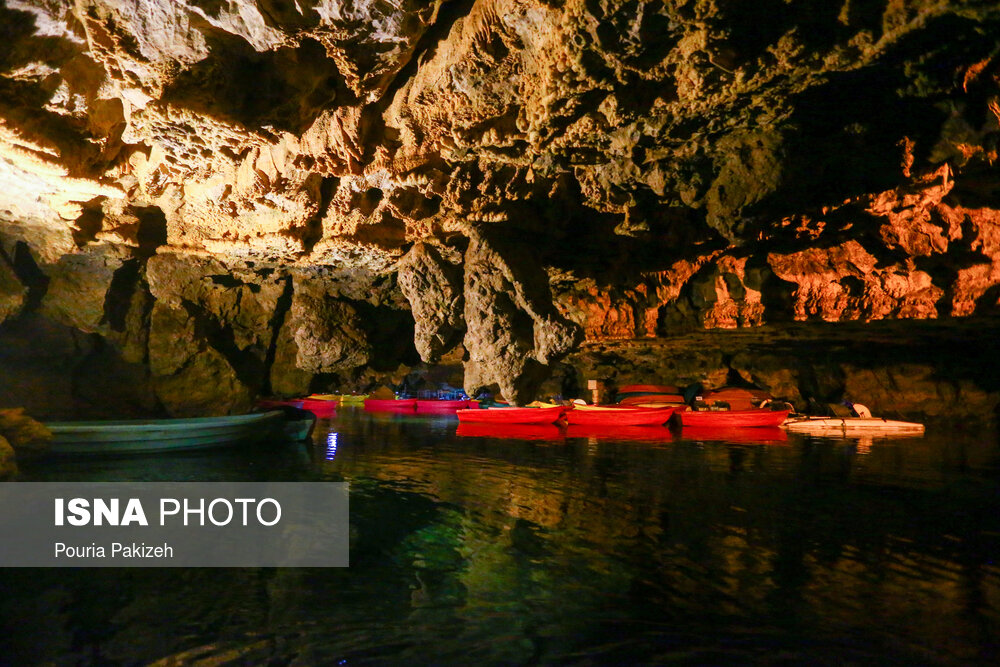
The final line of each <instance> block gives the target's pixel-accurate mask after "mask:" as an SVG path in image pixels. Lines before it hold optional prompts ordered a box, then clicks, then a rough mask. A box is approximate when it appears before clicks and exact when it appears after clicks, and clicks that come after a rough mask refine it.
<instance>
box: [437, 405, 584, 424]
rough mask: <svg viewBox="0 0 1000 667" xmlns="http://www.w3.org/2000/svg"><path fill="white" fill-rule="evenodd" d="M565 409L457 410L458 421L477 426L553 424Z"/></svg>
mask: <svg viewBox="0 0 1000 667" xmlns="http://www.w3.org/2000/svg"><path fill="white" fill-rule="evenodd" d="M564 412H566V408H565V407H563V406H561V405H559V406H556V407H554V408H489V409H487V410H458V411H457V412H456V413H455V414H456V415H458V421H460V422H467V423H478V424H554V423H555V422H556V421H558V420H559V419H560V418H561V417H562V416H563V413H564Z"/></svg>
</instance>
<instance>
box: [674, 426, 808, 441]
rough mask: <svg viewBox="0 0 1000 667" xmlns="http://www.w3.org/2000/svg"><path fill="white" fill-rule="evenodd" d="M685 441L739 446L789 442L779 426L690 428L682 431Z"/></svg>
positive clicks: (783, 430)
mask: <svg viewBox="0 0 1000 667" xmlns="http://www.w3.org/2000/svg"><path fill="white" fill-rule="evenodd" d="M681 438H682V439H684V440H701V441H708V442H712V441H715V442H725V443H729V444H739V445H764V444H767V443H775V442H787V441H788V434H787V433H785V429H783V428H778V427H777V426H759V427H757V428H740V427H739V426H719V427H711V426H688V427H686V428H685V429H684V430H683V431H681Z"/></svg>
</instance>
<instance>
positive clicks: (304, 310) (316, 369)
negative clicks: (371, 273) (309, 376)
mask: <svg viewBox="0 0 1000 667" xmlns="http://www.w3.org/2000/svg"><path fill="white" fill-rule="evenodd" d="M287 326H288V328H289V331H290V332H291V337H292V340H293V341H294V343H295V347H296V349H297V353H296V367H297V368H300V369H302V370H305V371H307V372H310V373H336V372H338V371H350V370H353V369H355V368H357V367H359V366H364V365H365V364H366V363H368V355H369V346H368V340H367V337H366V336H365V333H364V331H363V330H362V329H361V323H360V318H359V316H358V312H357V310H356V309H355V308H354V307H352V306H351V305H350V304H349V303H347V302H344V301H340V300H337V299H335V298H333V297H331V296H330V295H328V294H327V293H325V292H324V291H319V292H315V291H309V290H307V289H304V290H301V291H300V290H296V293H295V296H294V297H293V299H292V309H291V312H290V313H289V320H288V325H287Z"/></svg>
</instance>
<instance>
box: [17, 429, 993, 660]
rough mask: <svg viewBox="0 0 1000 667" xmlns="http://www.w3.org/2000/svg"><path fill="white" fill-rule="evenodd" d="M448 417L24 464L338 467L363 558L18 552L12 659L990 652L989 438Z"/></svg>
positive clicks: (97, 469) (333, 475) (271, 473)
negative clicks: (53, 558)
mask: <svg viewBox="0 0 1000 667" xmlns="http://www.w3.org/2000/svg"><path fill="white" fill-rule="evenodd" d="M456 425H457V422H456V420H455V418H454V417H453V416H444V417H423V416H416V415H412V416H411V415H407V416H403V415H398V414H371V413H366V412H364V411H362V410H359V409H344V410H342V411H341V412H340V413H339V414H338V416H337V417H335V418H333V419H332V420H330V421H325V420H324V421H321V422H320V425H319V426H320V427H319V428H318V430H317V433H316V436H315V439H314V442H313V443H312V444H311V446H281V447H274V448H262V449H257V450H253V451H220V452H214V453H199V454H186V455H176V456H169V457H144V458H133V459H120V460H94V461H87V462H84V463H79V462H74V463H59V464H51V463H50V464H42V463H36V464H34V465H33V466H32V467H30V468H27V469H26V470H24V474H23V475H22V479H25V480H30V481H54V480H67V481H69V480H73V481H83V480H87V481H98V480H99V481H132V480H156V481H165V480H184V481H192V480H231V481H255V480H282V481H288V480H312V481H317V480H331V481H342V480H346V481H349V482H350V483H351V522H352V527H351V532H352V548H351V562H352V565H351V567H350V568H344V569H208V568H206V569H188V570H180V569H121V570H115V569H82V568H80V569H58V570H57V569H30V570H29V569H8V570H5V571H2V572H0V591H2V595H0V619H2V622H0V662H3V663H5V664H8V663H9V664H12V665H15V664H16V665H20V664H38V663H46V664H55V665H70V664H73V665H77V664H84V665H118V664H125V665H132V664H149V663H155V664H160V665H168V664H204V665H231V664H232V665H237V664H239V665H242V664H268V665H327V664H330V665H340V664H343V665H351V664H461V665H467V664H475V663H481V664H594V665H598V664H621V663H625V664H630V663H646V664H650V663H667V662H669V663H680V664H760V663H765V664H774V663H779V664H830V665H833V664H837V665H840V664H845V663H854V664H886V663H900V664H996V662H997V660H998V657H1000V656H998V637H1000V566H998V564H997V561H996V557H997V554H998V553H1000V494H998V489H1000V477H998V474H997V473H998V469H1000V455H998V451H1000V450H998V446H997V440H996V436H995V435H984V434H978V433H977V434H971V433H956V432H935V431H934V430H931V431H929V432H928V434H927V436H925V437H921V438H896V439H893V438H888V439H879V438H876V439H869V440H864V439H844V438H814V437H808V436H797V435H794V434H788V435H787V436H786V435H785V434H784V432H781V431H777V432H772V431H770V430H765V431H760V432H759V433H758V434H756V435H750V436H747V435H742V436H741V435H739V434H738V433H729V434H723V435H722V436H714V435H712V434H710V433H696V434H694V436H692V435H691V434H690V433H685V432H679V431H668V430H655V431H643V430H640V431H638V432H634V431H628V430H619V431H617V432H613V433H599V432H589V433H588V432H584V433H576V432H569V433H568V434H565V433H564V432H561V431H558V430H557V429H554V428H553V429H541V430H538V429H534V430H533V429H527V430H525V429H520V430H514V431H513V432H510V433H505V434H502V435H503V436H504V437H495V436H489V435H482V434H478V433H477V432H475V431H474V432H473V433H471V434H468V435H467V434H466V433H465V432H464V431H463V432H461V434H458V433H456ZM720 438H721V439H720Z"/></svg>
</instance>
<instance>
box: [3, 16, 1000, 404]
mask: <svg viewBox="0 0 1000 667" xmlns="http://www.w3.org/2000/svg"><path fill="white" fill-rule="evenodd" d="M0 26H2V29H0V35H2V37H3V38H4V42H5V45H6V48H5V49H4V51H3V53H0V321H5V322H6V323H7V324H5V325H3V326H5V327H12V328H11V335H13V336H14V337H17V336H21V335H23V334H24V331H25V327H27V326H29V325H32V323H34V324H37V325H38V326H39V327H40V330H42V331H43V334H42V335H49V334H51V332H52V330H53V329H52V328H53V327H56V328H59V327H67V328H70V329H73V330H75V331H78V332H81V333H80V335H79V337H78V338H77V339H74V340H75V341H76V342H77V343H80V341H85V342H83V343H80V344H79V346H78V349H75V350H73V351H71V356H72V358H73V359H76V360H77V361H81V360H84V359H89V360H90V361H88V362H87V364H85V365H84V366H87V367H89V366H88V364H93V363H94V360H96V359H98V358H100V359H102V360H109V359H114V360H115V361H114V362H113V363H112V362H108V364H109V368H111V367H113V368H112V370H111V371H110V372H109V374H108V378H109V379H108V380H107V382H108V383H109V384H113V383H114V382H116V381H118V382H130V383H132V386H133V387H134V388H136V391H135V392H133V393H134V395H135V396H137V397H142V399H141V400H134V401H130V405H132V407H133V408H135V409H138V408H139V407H140V406H146V407H147V408H149V409H150V410H152V411H160V412H166V413H169V414H195V413H201V412H204V413H206V414H216V413H219V412H226V411H237V410H242V409H244V408H245V407H246V406H247V405H249V402H250V401H251V400H252V398H253V397H254V396H256V395H258V394H261V393H278V394H297V393H302V392H305V391H308V390H310V389H324V388H332V389H338V390H339V389H343V390H349V389H352V388H358V389H363V388H364V387H365V385H369V384H374V383H378V382H381V381H388V380H390V379H396V380H398V379H399V378H400V377H403V376H405V375H406V374H407V373H408V372H410V370H411V369H413V368H415V367H417V366H418V365H419V364H420V360H423V361H424V362H430V363H433V362H436V361H438V360H440V359H442V358H450V357H449V355H456V354H458V355H460V356H463V359H462V362H463V364H464V367H465V368H464V370H465V373H464V374H465V386H466V388H467V389H469V390H473V389H477V388H479V387H482V386H489V387H494V388H499V390H500V391H501V392H502V393H503V394H504V395H505V396H507V397H508V398H510V399H512V400H516V401H524V400H530V398H532V397H533V396H534V394H535V393H537V392H538V391H539V390H540V388H542V387H547V386H550V385H551V384H552V383H553V382H554V383H557V384H558V383H569V384H571V385H572V384H573V383H575V382H577V381H578V380H579V377H578V374H577V373H576V372H575V371H574V370H571V369H577V368H581V367H585V366H587V364H588V363H590V362H586V363H583V362H581V363H582V364H583V365H582V366H581V364H580V363H576V362H573V363H571V361H561V359H563V358H564V356H565V355H567V354H571V355H573V354H581V353H583V352H579V351H581V350H582V351H584V352H585V351H586V350H590V349H593V346H594V345H600V344H603V343H605V342H607V341H629V340H635V339H638V340H640V341H646V340H648V341H652V343H651V344H653V345H654V347H656V346H657V345H659V343H656V341H658V340H660V339H664V338H671V337H676V336H681V335H688V334H693V335H695V334H696V332H700V331H705V330H729V329H741V330H742V329H754V328H758V327H773V326H778V327H781V326H792V325H793V324H794V323H798V322H829V323H834V322H845V321H851V322H854V321H856V322H868V323H874V322H881V321H892V320H909V321H916V320H920V321H925V320H933V319H952V318H954V319H958V320H961V319H962V318H973V319H975V318H982V317H991V316H992V315H994V314H996V313H997V311H998V301H1000V298H998V294H1000V268H998V265H997V262H998V261H1000V206H998V204H997V201H998V195H1000V173H998V169H997V166H996V165H997V151H998V146H1000V59H998V57H997V55H996V47H997V38H996V35H997V34H1000V9H998V8H997V7H996V6H995V5H994V4H992V3H967V2H957V1H956V2H936V1H935V2H931V1H930V0H927V1H923V0H918V1H916V2H909V3H894V2H854V1H851V2H846V1H845V2H842V3H822V2H811V1H803V2H793V3H785V2H761V3H731V2H722V1H721V0H673V1H670V2H665V1H660V0H651V1H648V2H647V1H639V2H634V1H631V0H628V1H616V2H610V3H603V4H594V3H586V2H567V3H544V2H535V1H528V2H521V1H515V0H488V1H487V0H477V1H476V2H470V1H466V0H448V1H447V2H442V3H432V4H430V5H425V4H421V3H413V2H402V3H395V4H385V3H368V2H362V3H354V4H352V5H350V6H349V7H348V6H346V5H345V6H341V5H336V4H335V3H334V4H331V3H325V2H300V3H270V2H268V3H261V2H254V1H251V0H237V1H234V2H229V3H204V2H190V1H185V2H166V1H165V0H163V1H154V2H134V1H132V0H97V1H95V2H88V3H72V2H64V1H61V0H57V1H53V2H36V1H32V0H8V2H7V3H5V4H4V6H3V7H0ZM39 318H42V319H44V320H46V322H47V323H45V324H41V319H39ZM16 321H20V324H17V325H15V324H13V323H14V322H16ZM956 326H957V327H958V328H959V329H962V328H963V325H961V324H957V325H956ZM903 334H906V330H904V331H903ZM61 336H62V334H60V337H61ZM90 336H96V337H98V338H99V340H100V342H95V340H96V339H91V338H88V337H90ZM581 345H583V347H582V348H581V347H580V346H581ZM633 345H634V346H636V347H635V349H636V350H641V349H642V345H643V343H633ZM59 349H63V348H59ZM657 349H661V348H657ZM575 351H576V352H575ZM665 354H666V353H665ZM43 356H44V355H43ZM10 357H11V355H8V357H7V358H8V359H9V358H10ZM778 357H779V358H778V359H776V360H774V361H773V363H772V362H768V363H772V365H773V367H774V370H773V375H774V378H775V379H773V382H775V383H779V384H783V385H787V386H789V387H791V386H793V385H794V386H796V387H799V389H798V391H799V392H800V394H801V392H802V391H804V389H802V387H803V386H804V385H803V384H802V379H801V378H802V377H804V376H803V373H805V371H801V370H795V368H796V367H795V364H794V363H786V362H785V361H782V360H781V359H780V357H781V355H780V354H779V355H778ZM573 358H577V357H571V360H572V359H573ZM766 358H770V357H766ZM664 363H666V358H665V359H664ZM847 363H848V362H847V361H844V364H847ZM901 363H902V360H901ZM567 364H568V365H567ZM14 365H15V366H17V367H18V368H19V369H20V370H19V371H18V373H21V372H27V369H28V368H29V367H31V364H30V363H28V362H26V361H18V362H17V363H16V364H14ZM84 366H81V368H82V367H84ZM716 366H718V367H719V368H723V367H725V366H726V365H725V364H723V365H721V366H720V365H718V364H716ZM844 368H846V365H844V366H842V368H841V370H840V371H838V372H840V373H847V375H848V376H850V377H852V378H854V379H853V380H852V382H857V383H858V386H859V387H861V386H864V387H868V388H869V391H870V392H873V393H878V392H879V391H883V390H880V389H879V387H889V386H892V385H893V383H894V382H897V381H898V380H897V376H898V377H905V378H910V379H912V382H910V380H907V382H908V383H910V384H912V385H913V387H914V391H915V392H918V393H919V392H924V390H923V389H919V387H920V386H923V385H921V382H930V383H931V384H934V383H935V382H936V380H934V379H933V378H931V377H930V376H927V374H926V373H925V371H924V370H920V369H914V368H902V367H901V368H900V369H899V370H898V373H896V374H895V375H892V376H891V377H888V376H883V375H879V374H875V375H873V376H870V377H867V379H866V378H865V377H862V376H863V374H852V373H851V372H848V371H846V370H843V369H844ZM662 370H669V369H662ZM39 372H41V371H39ZM42 375H44V376H45V377H51V374H49V373H48V372H47V371H46V372H45V373H43V374H42ZM820 375H824V373H820ZM779 376H780V377H781V378H784V379H781V380H780V381H779V379H777V378H778V377H779ZM656 377H660V376H656ZM668 377H669V376H668ZM845 377H846V376H845ZM112 378H113V379H112ZM553 378H554V379H553ZM573 378H576V379H573ZM918 378H924V379H923V380H920V381H918ZM637 379H638V378H637ZM641 379H643V380H652V379H654V378H652V377H646V378H641ZM32 382H33V381H32V380H30V379H28V378H26V377H25V378H23V382H22V381H21V380H18V381H17V382H14V383H12V385H13V386H17V387H22V388H23V387H27V386H30V385H31V384H32ZM546 382H548V383H549V384H545V383H546ZM841 384H843V383H841ZM11 391H13V390H11ZM810 391H811V390H810ZM816 391H817V392H818V393H817V394H816V395H817V396H818V395H820V394H822V393H823V392H824V391H826V390H825V389H824V390H819V389H817V390H816ZM942 391H943V390H942ZM67 392H68V393H67V394H66V396H67V400H76V401H79V400H81V398H80V397H81V396H82V395H83V394H85V393H86V391H85V390H84V389H82V388H81V387H79V386H76V387H75V388H73V387H70V388H68V389H67ZM884 393H886V394H887V395H888V394H891V393H892V392H889V391H888V390H884ZM213 394H214V396H213ZM801 395H802V396H803V397H805V398H807V400H812V399H811V398H810V397H811V396H812V394H809V397H807V396H806V395H805V394H801ZM150 397H153V398H150ZM925 408H926V410H927V411H930V410H931V409H932V401H930V400H928V401H927V402H925Z"/></svg>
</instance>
